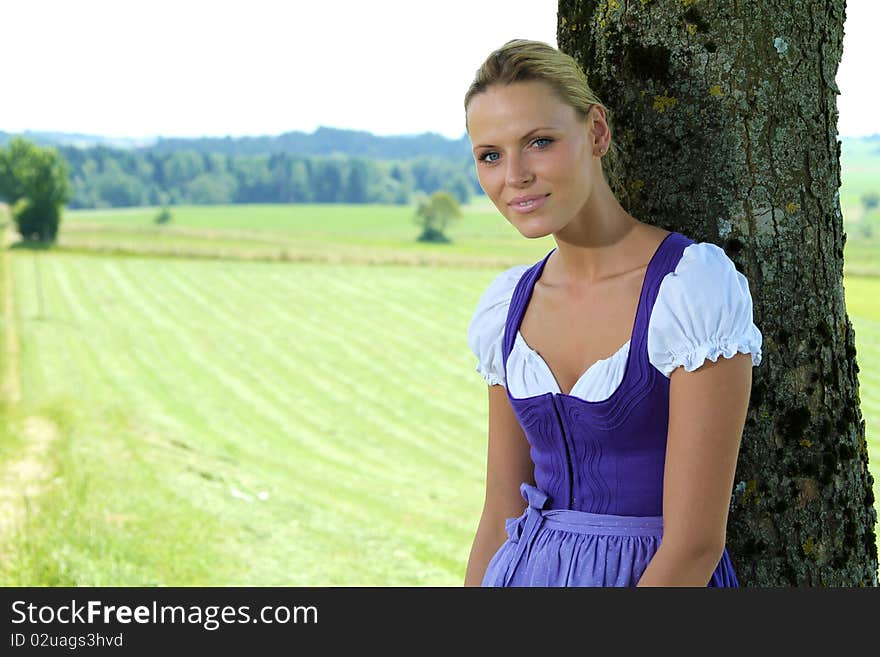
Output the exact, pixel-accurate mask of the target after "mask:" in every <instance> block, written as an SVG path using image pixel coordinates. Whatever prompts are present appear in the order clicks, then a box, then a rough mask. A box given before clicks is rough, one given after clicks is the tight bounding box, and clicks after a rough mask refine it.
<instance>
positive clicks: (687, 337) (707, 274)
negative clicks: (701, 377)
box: [648, 242, 763, 378]
mask: <svg viewBox="0 0 880 657" xmlns="http://www.w3.org/2000/svg"><path fill="white" fill-rule="evenodd" d="M753 319H754V318H753V314H752V297H751V294H750V292H749V282H748V279H747V278H746V277H745V276H744V275H743V274H742V273H740V272H739V271H737V269H736V267H735V266H734V264H733V261H732V260H731V259H730V258H729V257H728V256H727V254H726V253H725V252H724V249H722V248H721V247H720V246H718V245H716V244H712V243H711V242H696V243H694V244H690V245H688V246H687V247H686V248H685V249H684V252H683V253H682V257H681V260H679V262H678V265H676V267H675V271H673V272H670V273H668V274H667V275H666V276H665V277H664V278H663V280H662V281H661V283H660V288H659V290H658V291H657V299H656V301H655V303H654V309H653V311H652V313H651V319H650V321H649V323H648V358H649V360H650V361H651V363H652V364H653V365H654V367H656V368H657V369H658V370H660V371H661V372H662V373H663V374H664V376H666V377H667V378H668V377H669V375H670V374H672V371H673V370H675V369H676V368H677V367H680V366H682V365H683V366H684V368H685V370H687V371H688V372H693V371H694V370H695V369H697V368H699V367H700V366H701V365H702V364H703V363H704V362H705V360H706V359H707V358H708V359H710V360H712V361H713V362H715V361H717V360H718V357H719V356H724V357H725V358H731V357H733V356H734V355H735V354H736V353H739V352H742V353H750V354H751V355H752V365H753V366H756V365H759V364H760V363H761V344H762V341H763V338H762V335H761V331H760V330H759V329H758V327H757V326H755V323H754V321H753Z"/></svg>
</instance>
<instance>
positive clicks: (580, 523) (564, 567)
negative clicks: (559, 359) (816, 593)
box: [482, 232, 738, 587]
mask: <svg viewBox="0 0 880 657" xmlns="http://www.w3.org/2000/svg"><path fill="white" fill-rule="evenodd" d="M692 243H693V240H691V239H689V238H688V237H685V236H684V235H682V234H680V233H676V232H672V233H670V234H669V235H667V236H666V238H664V240H663V242H662V243H661V244H660V246H659V247H658V248H657V250H656V252H655V253H654V255H653V257H652V258H651V261H650V263H649V264H648V268H647V271H646V272H645V278H644V281H643V283H642V290H641V294H640V297H639V304H638V310H637V311H636V318H635V324H634V326H633V332H632V336H631V343H630V350H629V356H628V358H627V362H626V369H625V372H624V376H623V380H622V381H621V383H620V385H619V386H618V387H617V389H616V390H615V391H614V392H613V393H612V394H611V396H610V397H608V398H607V399H604V400H602V401H596V402H591V401H585V400H584V399H581V398H580V397H573V396H571V395H566V394H562V393H553V392H548V393H545V394H542V395H536V396H533V397H525V398H521V399H520V398H516V397H513V396H512V395H511V394H510V392H509V390H508V393H507V395H508V398H509V399H510V403H511V406H512V408H513V411H514V413H515V414H516V417H517V418H518V419H519V422H520V424H521V425H522V428H523V431H524V432H525V435H526V438H527V439H528V441H529V446H530V453H531V458H532V461H533V462H534V464H535V484H536V485H535V486H532V485H531V484H527V483H523V484H522V486H521V487H520V490H521V492H522V495H523V498H524V499H525V500H526V502H527V507H526V509H525V511H524V512H523V514H522V515H521V516H519V517H518V518H509V519H508V520H507V523H506V524H507V534H508V538H507V540H506V541H505V542H504V544H502V546H501V547H500V548H499V549H498V551H497V552H496V553H495V555H494V556H493V557H492V560H491V561H490V562H489V565H488V567H487V569H486V573H485V575H484V577H483V582H482V584H483V586H544V587H548V586H635V585H636V584H637V583H638V581H639V578H640V577H641V576H642V573H643V572H644V570H645V568H646V567H647V566H648V563H649V561H650V560H651V558H652V557H653V555H654V553H655V552H656V551H657V548H658V547H659V546H660V542H661V539H662V535H663V517H662V513H663V469H664V464H665V455H666V435H667V428H668V421H669V379H667V378H666V377H665V376H663V374H662V373H660V372H659V371H658V370H657V369H656V368H655V367H654V366H653V365H651V363H650V362H649V360H648V351H647V334H648V320H649V318H650V316H651V310H652V308H653V306H654V301H655V299H656V298H657V292H658V290H659V288H660V282H661V281H662V280H663V277H664V276H665V275H666V274H668V273H669V272H671V271H674V270H675V266H676V264H677V263H678V261H679V260H680V259H681V256H682V252H683V251H684V249H685V247H686V246H688V245H689V244H692ZM553 250H555V249H553ZM552 253H553V251H552V250H551V251H550V253H548V254H547V255H546V256H544V258H543V259H542V260H541V261H539V262H537V263H536V264H534V265H533V266H532V267H530V268H529V269H527V270H526V271H525V273H524V274H523V276H522V278H521V279H520V280H519V282H518V283H517V286H516V289H515V290H514V292H513V296H512V298H511V301H510V306H509V308H508V313H507V321H506V324H505V330H504V342H503V347H502V353H503V356H504V363H505V369H506V364H507V359H508V356H509V355H510V351H511V349H512V348H513V341H514V339H515V336H516V334H517V332H518V330H519V327H520V324H521V323H522V318H523V315H524V314H525V310H526V307H527V305H528V303H529V299H530V298H531V295H532V290H533V288H534V285H535V282H536V281H537V280H538V278H539V277H540V275H541V271H542V270H543V268H544V265H545V264H546V262H547V259H548V258H549V257H550V255H551V254H552ZM708 586H725V587H735V586H738V582H737V579H736V574H735V572H734V569H733V564H732V563H731V561H730V557H729V555H728V553H727V550H726V549H725V550H724V552H723V555H722V558H721V560H720V562H719V563H718V565H717V567H716V568H715V571H714V572H713V574H712V577H711V579H710V580H709V582H708Z"/></svg>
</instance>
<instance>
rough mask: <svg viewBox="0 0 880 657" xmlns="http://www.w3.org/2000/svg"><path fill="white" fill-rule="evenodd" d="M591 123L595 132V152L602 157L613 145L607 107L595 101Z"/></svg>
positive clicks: (591, 111)
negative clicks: (606, 111) (606, 112)
mask: <svg viewBox="0 0 880 657" xmlns="http://www.w3.org/2000/svg"><path fill="white" fill-rule="evenodd" d="M590 124H591V125H592V133H593V144H592V146H593V154H594V155H595V156H596V157H601V156H602V155H604V154H605V153H607V152H608V148H609V147H610V145H611V128H610V127H609V126H608V120H607V117H606V115H605V108H604V107H602V106H601V105H600V104H599V103H594V104H593V106H592V107H591V108H590Z"/></svg>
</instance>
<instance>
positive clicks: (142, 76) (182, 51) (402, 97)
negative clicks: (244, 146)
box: [0, 0, 880, 138]
mask: <svg viewBox="0 0 880 657" xmlns="http://www.w3.org/2000/svg"><path fill="white" fill-rule="evenodd" d="M846 4H847V7H846V13H847V17H846V21H845V23H844V49H843V57H842V60H841V63H840V67H839V69H838V75H837V84H838V86H839V88H840V90H841V95H840V96H838V99H837V100H838V111H839V113H840V117H839V119H838V130H839V133H840V135H842V136H862V135H870V134H874V133H877V132H880V120H878V118H877V116H878V114H877V107H878V106H880V93H878V85H877V84H876V81H875V80H876V69H875V68H872V67H873V66H874V63H875V62H877V61H880V48H878V39H877V36H876V34H872V31H873V30H876V26H877V25H878V24H880V2H876V0H848V1H847V3H846ZM556 8H557V0H464V1H463V0H444V2H433V3H430V4H428V3H425V2H419V1H417V0H371V1H369V2H368V1H365V0H325V1H315V0H309V1H299V0H247V1H243V0H237V1H227V0H213V1H211V2H207V1H204V0H173V1H168V0H148V1H144V0H112V1H107V0H0V62H3V78H2V86H0V130H2V131H5V132H22V131H24V130H34V131H57V132H76V133H82V134H90V135H104V136H108V137H132V138H150V137H156V136H165V137H197V136H226V135H231V136H241V135H276V134H280V133H282V132H288V131H292V130H299V131H304V132H312V131H314V130H315V129H316V128H318V127H319V126H327V127H334V128H345V129H354V130H367V131H370V132H373V133H374V134H377V135H399V134H415V133H422V132H435V133H439V134H442V135H444V136H446V137H450V138H459V137H461V136H462V135H463V134H464V110H463V108H462V98H463V96H464V93H465V91H466V90H467V87H468V85H469V83H470V81H471V79H472V77H473V74H474V72H475V71H476V69H477V67H478V66H479V65H480V63H481V62H482V61H483V59H484V58H485V57H486V55H488V54H489V52H491V51H492V50H494V49H495V48H497V47H498V46H500V45H502V44H503V43H504V42H505V41H507V40H509V39H512V38H527V39H537V40H540V41H545V42H547V43H550V44H551V45H554V46H555V45H557V44H556Z"/></svg>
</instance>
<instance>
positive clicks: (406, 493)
mask: <svg viewBox="0 0 880 657" xmlns="http://www.w3.org/2000/svg"><path fill="white" fill-rule="evenodd" d="M155 214H156V209H155V208H152V209H133V210H124V211H118V210H117V211H101V212H69V213H68V214H67V215H66V217H65V222H64V224H63V229H62V233H61V235H60V239H59V246H58V248H57V249H55V250H53V251H48V252H41V251H30V250H24V249H6V250H4V252H3V254H2V259H0V262H2V267H3V272H2V273H3V275H2V276H0V285H2V286H3V298H4V299H5V305H4V313H3V329H4V334H3V335H4V340H5V342H4V353H5V354H6V356H7V357H6V359H5V361H4V382H5V384H6V385H5V388H4V394H3V403H4V407H3V413H2V415H0V432H2V433H0V477H2V478H0V584H3V585H50V586H65V585H94V586H100V585H135V586H137V585H182V586H190V585H199V586H207V585H217V586H225V585H255V586H268V585H272V586H276V585H277V586H287V585H292V586H297V585H301V586H305V585H309V586H312V585H315V586H326V585H337V586H345V585H368V586H369V585H377V586H385V585H400V586H408V585H439V586H446V585H449V586H457V585H459V584H460V583H461V581H462V578H463V575H464V566H465V563H466V560H467V553H468V551H469V549H470V541H471V539H472V537H473V531H474V529H475V527H476V523H477V520H478V517H479V512H480V506H481V504H482V495H483V475H484V466H485V432H486V407H485V385H484V383H483V381H482V379H481V378H480V377H479V375H478V374H476V372H475V371H474V366H475V361H474V358H473V356H472V354H471V353H470V350H469V348H468V346H467V343H466V340H465V333H466V328H467V322H468V320H469V318H470V313H471V311H472V309H473V306H474V304H475V303H476V301H477V299H478V297H479V295H480V293H481V292H482V290H483V289H484V288H485V286H486V284H488V282H489V281H490V280H491V279H492V277H494V275H495V274H496V273H497V271H498V270H499V268H500V267H502V266H506V265H507V264H514V263H518V262H529V261H534V260H536V259H537V258H539V257H541V256H543V255H545V254H546V252H547V251H548V250H549V249H550V248H552V246H553V243H552V238H546V239H543V240H538V241H524V240H522V239H521V237H519V235H518V234H516V233H514V232H513V229H511V228H510V227H509V226H508V225H507V224H506V222H504V221H503V220H500V219H499V217H498V216H497V215H496V214H495V213H494V210H493V209H491V208H490V207H489V206H488V205H486V204H480V205H476V206H474V207H471V208H468V209H466V212H465V217H464V220H463V221H462V222H461V223H460V226H461V228H456V229H454V230H453V231H452V233H453V236H454V237H455V239H456V244H455V245H449V246H446V245H433V246H432V245H418V244H416V243H415V242H413V236H414V234H415V227H414V226H413V225H412V220H411V216H412V210H411V209H410V208H400V207H361V206H353V207H352V206H349V207H345V206H256V207H221V208H175V209H174V219H173V222H172V225H170V226H165V227H156V226H154V225H153V224H152V218H153V216H154V215H155ZM853 245H855V246H857V247H859V248H860V249H861V251H858V252H857V255H856V256H854V257H853V258H851V257H850V254H851V253H852V252H851V251H849V249H851V248H852V247H853ZM847 249H848V251H847V255H846V262H847V266H850V265H853V264H855V265H857V266H858V267H859V268H860V271H866V270H871V269H872V268H877V269H878V271H880V258H878V257H877V254H878V253H880V248H877V249H875V248H874V246H873V244H872V243H871V242H870V241H861V242H858V243H855V242H854V241H852V240H851V241H850V242H848V244H847ZM159 255H161V256H163V257H156V256H159ZM165 256H184V257H165ZM406 265H411V266H406ZM845 285H846V296H847V304H848V310H849V313H850V317H851V319H852V322H853V324H854V326H855V331H856V340H857V348H858V358H859V364H860V368H861V372H860V380H861V386H862V387H861V400H862V412H863V414H864V416H865V418H866V422H867V430H868V440H869V444H870V459H871V467H872V472H873V473H874V477H875V497H877V498H878V499H880V485H877V482H880V468H878V467H877V464H878V463H880V433H878V431H877V429H876V427H877V426H878V424H877V423H878V421H880V385H878V384H880V374H876V373H877V372H880V303H878V302H877V299H878V298H880V278H873V277H864V276H854V275H847V277H846V280H845ZM4 491H5V492H4ZM2 518H5V520H2Z"/></svg>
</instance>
